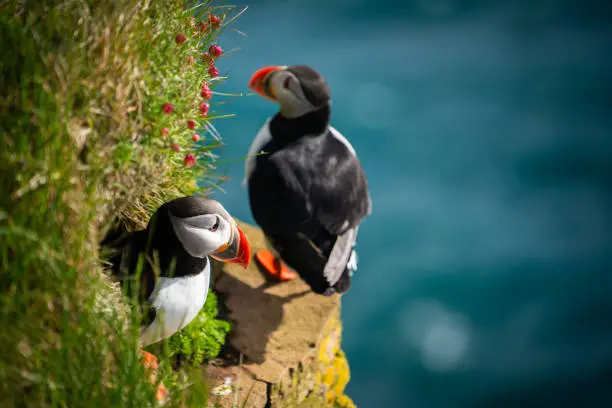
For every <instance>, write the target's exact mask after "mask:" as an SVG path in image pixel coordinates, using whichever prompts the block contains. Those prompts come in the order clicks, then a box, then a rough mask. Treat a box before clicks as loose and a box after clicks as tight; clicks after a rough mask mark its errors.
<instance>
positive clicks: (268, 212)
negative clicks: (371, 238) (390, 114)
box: [249, 130, 370, 293]
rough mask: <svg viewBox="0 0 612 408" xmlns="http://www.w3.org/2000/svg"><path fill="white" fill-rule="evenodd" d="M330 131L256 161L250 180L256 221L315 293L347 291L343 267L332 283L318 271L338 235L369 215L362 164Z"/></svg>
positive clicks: (354, 226)
mask: <svg viewBox="0 0 612 408" xmlns="http://www.w3.org/2000/svg"><path fill="white" fill-rule="evenodd" d="M331 132H332V131H331V130H330V131H328V132H326V133H325V134H323V135H320V136H316V137H309V136H306V137H303V138H300V139H298V140H297V141H295V142H293V143H291V144H289V145H287V146H284V147H283V148H282V149H279V150H277V151H274V152H273V153H272V154H269V155H262V156H259V157H258V159H257V164H256V167H255V169H254V172H253V174H252V175H251V177H250V178H249V199H250V203H251V210H252V212H253V217H254V218H255V221H256V222H257V223H258V224H259V225H260V227H261V228H262V230H263V231H264V233H265V234H266V235H267V236H268V237H269V239H270V241H271V243H272V244H273V246H274V247H275V248H276V249H277V250H278V251H279V252H280V255H281V257H282V258H283V260H284V261H285V262H286V263H287V264H289V265H290V266H291V267H293V268H294V269H295V270H296V271H298V272H299V273H300V275H301V276H302V278H304V280H305V281H306V282H307V283H308V284H309V285H310V286H311V287H312V289H313V290H314V291H315V292H317V293H323V292H324V291H325V290H326V289H327V288H329V287H330V286H333V285H335V284H336V283H339V284H340V286H341V288H339V289H342V288H345V289H344V290H342V291H345V290H346V289H348V286H349V284H350V282H348V281H349V277H348V274H349V272H348V271H346V270H345V265H342V268H341V269H340V270H339V271H338V273H337V274H336V276H334V277H333V278H330V277H328V276H325V275H324V273H323V271H324V269H325V267H326V265H327V263H328V258H329V256H330V253H331V252H332V248H333V247H334V245H335V243H336V240H337V239H338V236H342V235H343V234H345V233H347V232H349V231H351V230H354V229H355V228H356V227H357V226H358V225H359V223H360V222H361V220H362V219H363V218H364V217H365V216H366V215H367V214H368V213H369V211H370V197H369V192H368V185H367V181H366V178H365V174H364V172H363V169H362V167H361V164H360V163H359V160H358V159H357V157H356V155H355V154H354V151H353V150H352V148H351V147H349V146H350V145H349V146H347V144H346V143H343V142H342V140H340V139H339V138H338V137H336V136H334V135H333V134H332V133H331ZM347 256H348V254H347ZM344 272H345V273H344ZM345 274H346V276H344V275H345Z"/></svg>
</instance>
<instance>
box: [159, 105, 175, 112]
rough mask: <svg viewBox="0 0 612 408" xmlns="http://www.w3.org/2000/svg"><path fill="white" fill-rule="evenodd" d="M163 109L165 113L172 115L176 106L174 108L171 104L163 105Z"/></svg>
mask: <svg viewBox="0 0 612 408" xmlns="http://www.w3.org/2000/svg"><path fill="white" fill-rule="evenodd" d="M162 109H163V110H164V112H166V113H167V114H171V113H172V112H173V111H174V106H172V104H171V103H164V104H163V105H162Z"/></svg>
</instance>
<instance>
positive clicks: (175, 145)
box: [172, 144, 181, 152]
mask: <svg viewBox="0 0 612 408" xmlns="http://www.w3.org/2000/svg"><path fill="white" fill-rule="evenodd" d="M172 150H174V151H175V152H178V151H179V150H181V148H180V147H179V145H177V144H173V145H172Z"/></svg>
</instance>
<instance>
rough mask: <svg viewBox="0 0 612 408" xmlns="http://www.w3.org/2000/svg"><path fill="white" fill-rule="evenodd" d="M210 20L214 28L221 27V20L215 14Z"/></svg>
mask: <svg viewBox="0 0 612 408" xmlns="http://www.w3.org/2000/svg"><path fill="white" fill-rule="evenodd" d="M208 19H209V21H210V24H211V25H212V26H213V27H215V28H218V27H219V26H220V25H221V19H220V18H219V17H217V16H215V15H214V14H211V15H210V16H209V17H208Z"/></svg>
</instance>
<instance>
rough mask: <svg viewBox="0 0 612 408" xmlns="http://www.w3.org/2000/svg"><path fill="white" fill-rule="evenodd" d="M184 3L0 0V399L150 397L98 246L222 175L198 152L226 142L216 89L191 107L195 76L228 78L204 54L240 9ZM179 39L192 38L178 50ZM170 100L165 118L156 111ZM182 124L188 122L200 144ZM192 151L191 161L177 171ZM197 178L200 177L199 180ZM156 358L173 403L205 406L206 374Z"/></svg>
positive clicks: (196, 97) (126, 400) (130, 328)
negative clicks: (111, 231)
mask: <svg viewBox="0 0 612 408" xmlns="http://www.w3.org/2000/svg"><path fill="white" fill-rule="evenodd" d="M194 4H195V3H193V2H189V1H187V2H176V1H165V2H161V1H155V2H150V1H144V0H117V1H111V0H102V1H94V0H72V1H69V0H54V1H44V2H43V1H41V2H37V1H16V0H14V1H5V2H3V3H2V5H1V13H0V47H1V49H2V56H3V57H2V59H1V60H0V146H1V148H0V327H2V330H0V387H1V392H0V406H2V407H5V406H6V407H11V406H36V407H80V406H87V407H92V406H100V407H147V406H152V405H154V404H155V403H154V392H155V387H154V386H153V385H151V384H150V383H149V382H148V381H147V379H146V376H145V373H144V369H143V367H142V365H141V363H140V354H139V352H138V345H137V330H138V329H137V325H135V324H133V323H134V322H135V321H136V320H135V319H136V318H137V316H135V315H134V313H133V312H130V311H129V310H127V309H126V307H125V303H124V302H122V301H121V297H120V295H118V294H117V292H118V291H117V289H116V286H115V285H113V284H111V283H110V282H109V281H108V279H107V278H105V274H104V273H103V267H102V262H101V260H100V254H99V248H98V243H99V242H100V240H101V239H102V237H103V236H104V233H105V231H106V230H107V229H108V228H109V227H110V226H111V225H112V224H113V223H114V222H117V221H118V222H121V223H123V224H125V225H128V226H129V227H130V228H135V227H142V226H144V225H145V224H146V222H147V220H148V217H149V216H150V215H151V213H152V212H153V211H154V210H155V208H157V206H158V205H160V204H161V203H162V202H164V201H166V200H168V199H171V198H174V197H177V196H182V195H189V194H196V193H198V194H201V193H206V191H207V189H210V188H212V187H214V185H215V184H216V183H217V182H220V181H222V180H219V178H217V177H216V176H215V175H214V162H213V160H212V159H211V158H210V157H209V156H208V154H209V152H210V151H211V150H213V149H215V148H216V147H217V146H219V145H220V144H221V143H222V142H221V140H220V138H219V136H218V134H217V133H216V130H214V128H213V126H212V124H211V121H212V120H214V119H216V118H218V117H217V115H216V112H215V103H218V102H217V99H218V95H213V98H212V100H211V101H210V104H211V108H210V112H209V113H208V115H207V116H206V117H202V116H201V115H200V114H199V111H198V105H199V103H201V102H202V98H201V97H200V87H201V86H202V83H203V82H204V81H207V82H209V83H210V87H211V88H212V89H213V92H214V91H215V88H216V86H217V85H218V84H219V83H221V82H222V81H223V80H224V79H225V78H223V77H219V78H214V79H213V78H210V77H209V74H208V63H207V62H205V61H203V60H202V59H201V58H199V56H200V55H201V54H202V52H203V51H205V50H206V49H208V46H209V45H210V44H212V43H213V42H215V41H216V38H217V36H218V35H219V34H220V33H221V32H222V31H223V28H224V26H225V25H227V24H228V23H230V22H231V21H232V19H233V17H232V16H235V15H236V13H235V10H234V9H233V8H232V7H229V6H217V5H215V4H209V3H207V2H204V3H203V4H202V5H200V6H197V7H196V6H194ZM183 6H184V8H183ZM209 13H214V14H216V15H218V16H219V17H220V18H221V19H222V20H221V21H222V23H221V27H219V28H214V29H206V30H204V31H203V32H201V31H200V30H198V27H197V26H196V27H192V26H191V16H195V18H196V23H197V22H199V21H202V20H204V21H208V15H209ZM179 33H183V34H184V35H185V36H186V41H185V43H184V44H182V45H180V46H179V45H177V43H176V41H175V37H176V35H177V34H179ZM189 56H193V57H194V58H195V60H196V61H195V62H194V63H189V62H188V57H189ZM221 58H222V57H221ZM164 103H171V104H172V105H173V106H174V112H173V113H172V114H165V113H163V110H162V105H163V104H164ZM188 119H192V120H195V121H196V122H197V124H198V132H199V133H200V135H201V136H202V141H201V142H200V143H193V141H192V139H191V137H192V133H193V131H192V130H189V129H188V128H187V126H186V121H187V120H188ZM163 128H168V130H169V133H168V135H166V136H164V135H162V129H163ZM174 144H176V145H178V146H179V149H180V150H179V152H175V151H174V150H172V149H171V146H172V145H174ZM187 153H189V154H192V155H194V156H195V157H196V159H197V163H198V164H197V165H196V166H194V167H192V168H188V167H186V166H185V165H184V164H183V159H184V157H185V154H187ZM196 179H198V180H199V179H205V180H207V181H208V183H205V184H204V185H205V187H204V188H198V187H197V186H196V183H195V180H196ZM166 349H167V348H166ZM161 357H162V358H160V361H161V368H160V370H161V373H162V375H161V376H160V380H164V383H165V384H166V385H168V386H170V387H171V389H170V391H171V393H172V399H171V400H170V402H169V404H167V405H168V406H184V405H187V406H203V404H204V401H205V399H206V392H205V390H204V387H203V381H202V379H201V378H197V376H196V377H194V375H195V374H194V373H193V372H189V373H187V374H186V373H178V374H173V373H172V372H171V370H170V369H169V366H170V359H169V358H168V356H167V355H166V356H165V357H164V356H161ZM200 371H201V370H197V372H200Z"/></svg>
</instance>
